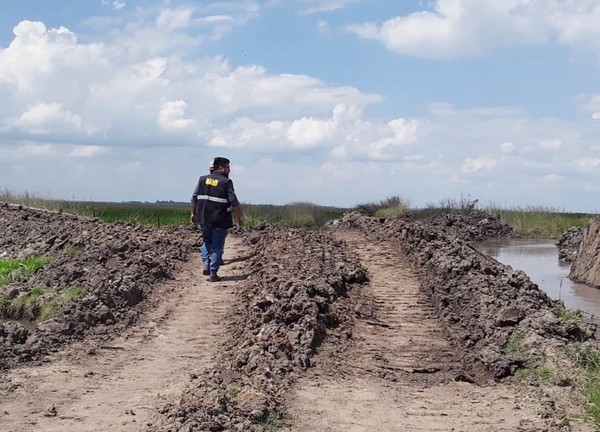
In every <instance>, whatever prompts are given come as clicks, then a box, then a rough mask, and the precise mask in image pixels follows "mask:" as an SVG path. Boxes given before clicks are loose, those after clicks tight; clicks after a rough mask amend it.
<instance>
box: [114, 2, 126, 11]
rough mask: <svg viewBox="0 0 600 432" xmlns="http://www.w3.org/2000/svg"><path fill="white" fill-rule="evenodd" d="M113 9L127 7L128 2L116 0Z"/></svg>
mask: <svg viewBox="0 0 600 432" xmlns="http://www.w3.org/2000/svg"><path fill="white" fill-rule="evenodd" d="M112 6H113V9H115V10H121V9H123V8H125V7H127V4H126V3H125V2H124V1H121V0H115V1H113V3H112Z"/></svg>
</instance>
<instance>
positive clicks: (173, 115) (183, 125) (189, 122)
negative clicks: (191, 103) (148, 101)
mask: <svg viewBox="0 0 600 432" xmlns="http://www.w3.org/2000/svg"><path fill="white" fill-rule="evenodd" d="M187 107H188V104H187V103H185V102H184V101H182V100H177V101H167V102H165V103H164V104H163V105H162V108H161V109H160V111H159V113H158V124H159V125H160V127H161V128H162V129H164V130H167V131H168V130H174V131H176V130H181V129H187V128H192V127H193V126H194V125H195V121H194V120H193V119H190V118H186V117H185V113H186V109H187Z"/></svg>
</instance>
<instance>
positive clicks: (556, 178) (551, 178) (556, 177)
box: [544, 174, 564, 183]
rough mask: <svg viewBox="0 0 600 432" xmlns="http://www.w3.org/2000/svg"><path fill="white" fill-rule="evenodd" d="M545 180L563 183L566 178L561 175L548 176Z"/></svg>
mask: <svg viewBox="0 0 600 432" xmlns="http://www.w3.org/2000/svg"><path fill="white" fill-rule="evenodd" d="M544 180H547V181H551V182H556V183H558V182H562V181H563V180H564V177H563V176H561V175H560V174H547V175H545V176H544Z"/></svg>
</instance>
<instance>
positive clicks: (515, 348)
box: [502, 330, 525, 357]
mask: <svg viewBox="0 0 600 432" xmlns="http://www.w3.org/2000/svg"><path fill="white" fill-rule="evenodd" d="M524 340H525V333H523V332H521V331H518V330H517V331H515V332H513V333H512V334H511V335H510V336H509V337H508V341H507V342H506V344H505V345H504V346H503V347H502V353H503V354H514V355H517V356H520V357H524V356H525V347H524V346H523V341H524Z"/></svg>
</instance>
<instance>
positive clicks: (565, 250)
mask: <svg viewBox="0 0 600 432" xmlns="http://www.w3.org/2000/svg"><path fill="white" fill-rule="evenodd" d="M582 239H583V230H582V229H581V228H579V227H573V228H569V229H568V230H566V231H565V232H564V233H563V234H562V235H561V236H560V239H559V240H558V242H557V243H556V246H557V247H558V259H559V260H560V261H561V262H563V263H572V262H573V261H575V259H576V258H577V251H578V250H579V245H580V244H581V240H582Z"/></svg>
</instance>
